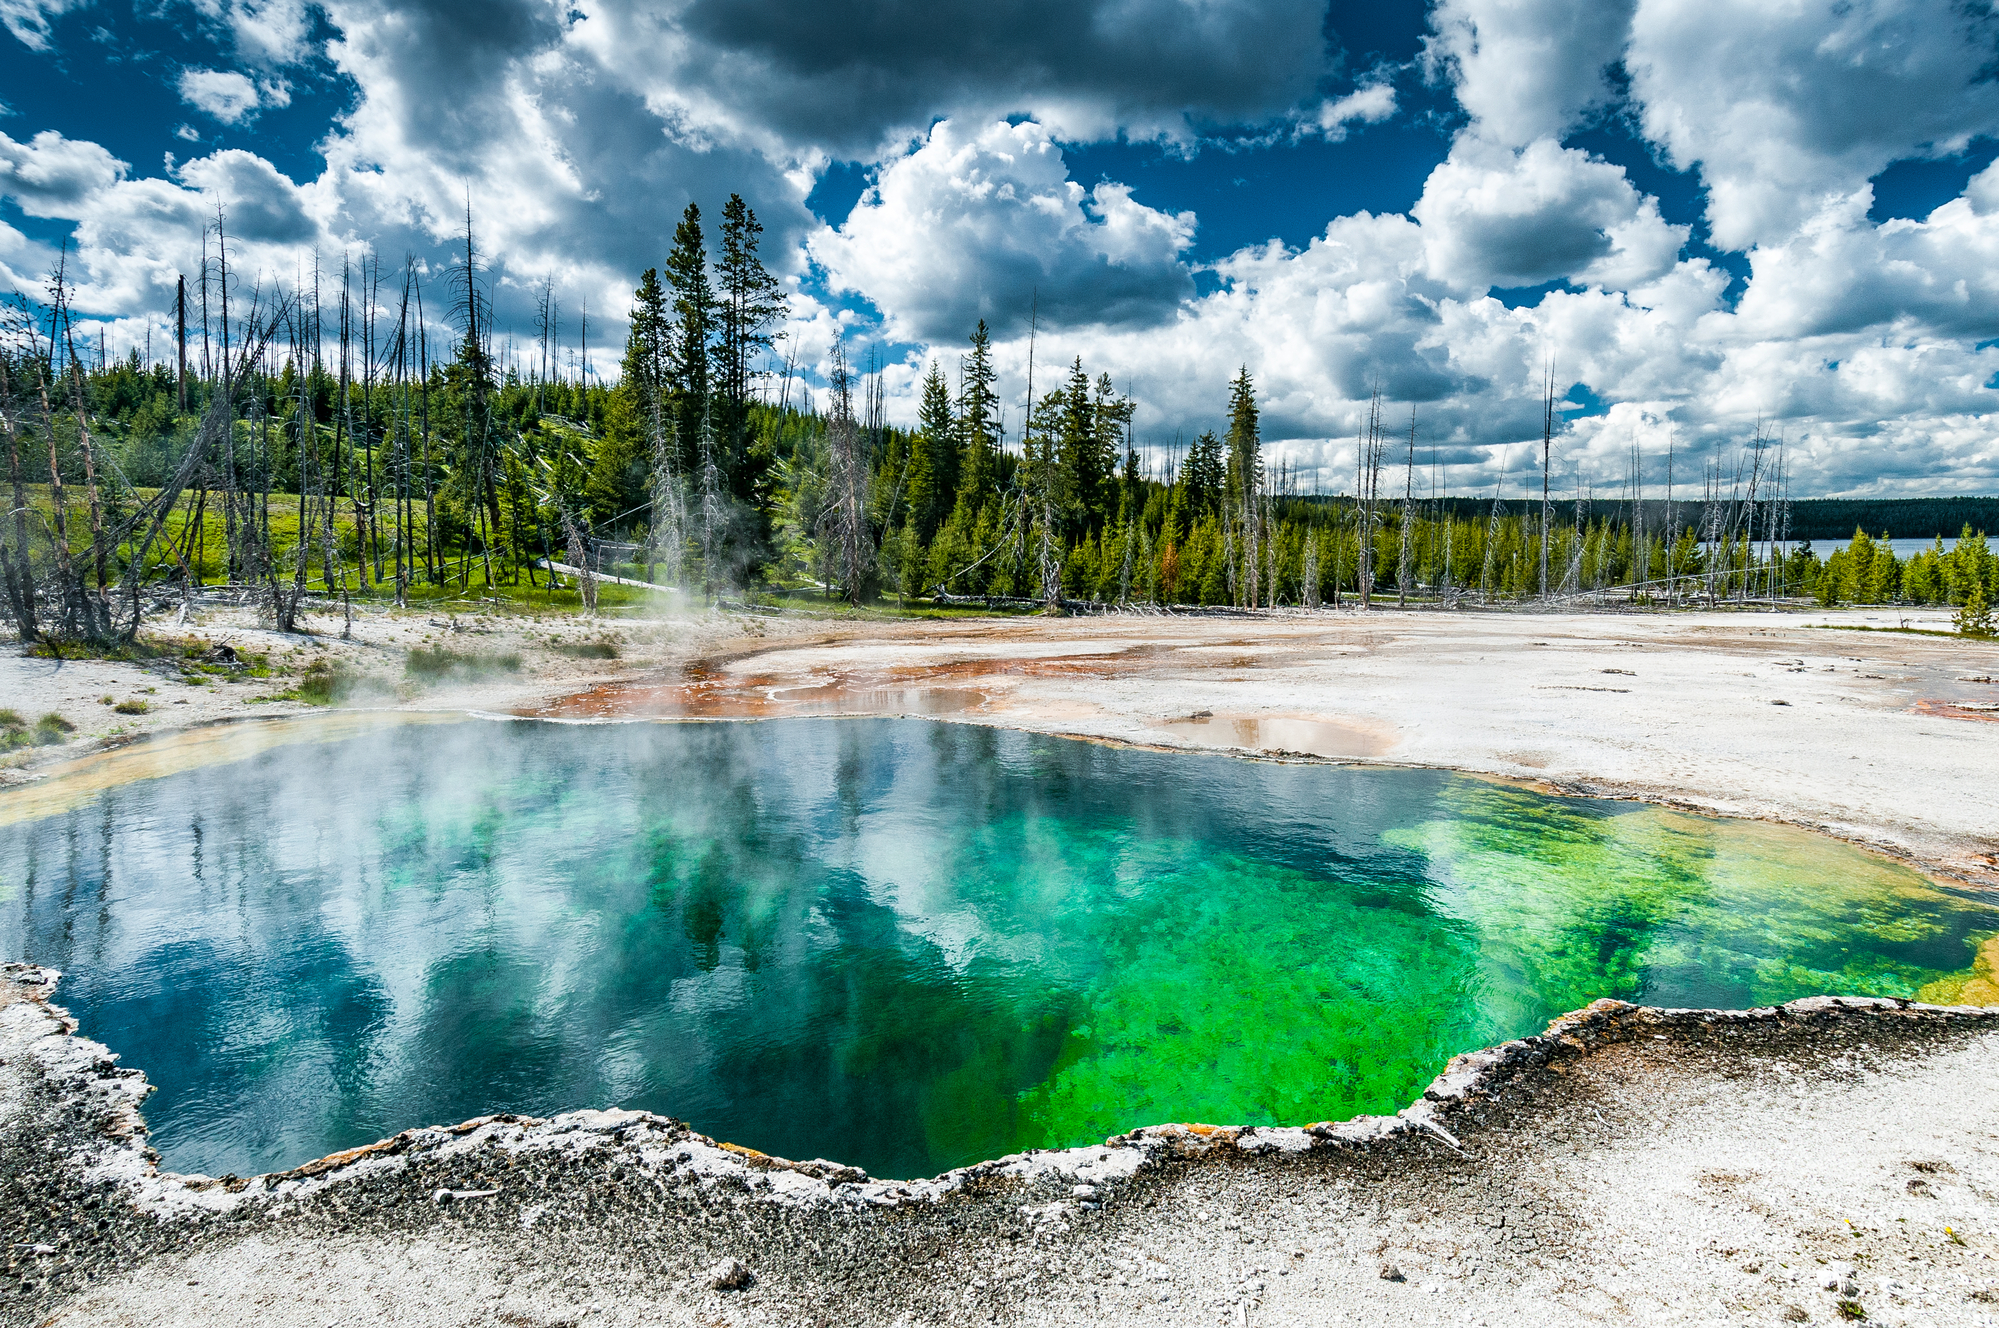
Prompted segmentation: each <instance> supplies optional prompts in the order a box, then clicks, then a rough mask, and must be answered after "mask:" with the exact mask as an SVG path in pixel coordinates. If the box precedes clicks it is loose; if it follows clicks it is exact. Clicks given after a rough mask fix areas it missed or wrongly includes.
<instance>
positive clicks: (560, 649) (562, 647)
mask: <svg viewBox="0 0 1999 1328" xmlns="http://www.w3.org/2000/svg"><path fill="white" fill-rule="evenodd" d="M555 649H556V651H557V653H559V654H564V655H567V656H569V657H570V658H571V659H616V658H617V657H618V647H617V645H616V643H614V642H611V641H563V642H559V643H557V645H556V647H555Z"/></svg>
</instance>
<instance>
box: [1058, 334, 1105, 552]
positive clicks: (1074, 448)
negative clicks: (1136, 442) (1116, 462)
mask: <svg viewBox="0 0 1999 1328" xmlns="http://www.w3.org/2000/svg"><path fill="white" fill-rule="evenodd" d="M1048 404H1050V405H1052V406H1054V407H1055V408H1056V411H1057V416H1056V419H1055V420H1054V421H1053V423H1054V429H1053V430H1052V432H1053V434H1054V438H1055V443H1056V448H1055V462H1056V470H1055V477H1054V482H1055V506H1056V511H1057V513H1058V517H1059V520H1060V521H1061V525H1062V533H1063V535H1064V536H1065V537H1066V538H1068V539H1071V540H1073V539H1077V538H1080V537H1081V536H1082V535H1084V534H1086V533H1087V532H1088V531H1089V530H1090V529H1091V528H1092V527H1093V526H1094V525H1095V524H1096V518H1097V516H1098V514H1099V512H1100V511H1101V508H1102V503H1103V487H1104V478H1105V476H1104V466H1103V464H1102V460H1103V458H1102V456H1101V452H1102V449H1101V448H1100V447H1099V446H1098V445H1097V414H1096V411H1095V410H1093V409H1092V408H1091V405H1090V376H1089V375H1088V374H1087V373H1084V372H1083V357H1082V356H1080V355H1079V356H1077V357H1076V360H1075V363H1073V364H1071V365H1070V366H1069V381H1068V382H1067V383H1065V384H1063V386H1062V388H1061V390H1060V391H1059V392H1056V393H1053V394H1051V395H1050V398H1049V403H1048Z"/></svg>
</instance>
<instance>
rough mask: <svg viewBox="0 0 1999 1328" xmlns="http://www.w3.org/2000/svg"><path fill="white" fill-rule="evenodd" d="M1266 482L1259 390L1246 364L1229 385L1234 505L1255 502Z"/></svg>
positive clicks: (1231, 498) (1231, 495) (1231, 497)
mask: <svg viewBox="0 0 1999 1328" xmlns="http://www.w3.org/2000/svg"><path fill="white" fill-rule="evenodd" d="M1262 482H1263V438H1262V432H1261V429H1260V427H1259V424H1258V418H1257V409H1256V387H1255V385H1254V384H1252V383H1251V382H1250V380H1249V366H1248V365H1246V364H1245V365H1243V366H1242V368H1241V370H1240V371H1238V372H1237V374H1236V376H1235V381H1234V382H1233V383H1230V384H1229V461H1228V485H1229V501H1230V504H1231V505H1234V504H1237V503H1246V502H1249V501H1251V500H1253V499H1254V497H1255V495H1256V491H1257V486H1258V485H1259V484H1261V483H1262Z"/></svg>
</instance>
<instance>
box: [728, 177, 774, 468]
mask: <svg viewBox="0 0 1999 1328" xmlns="http://www.w3.org/2000/svg"><path fill="white" fill-rule="evenodd" d="M762 234H763V225H762V224H761V223H760V222H758V221H757V214H756V213H755V212H753V211H751V210H750V208H749V207H748V206H747V205H746V204H745V203H744V202H743V199H742V195H740V194H730V195H729V201H728V202H727V203H726V204H724V205H723V208H722V229H721V233H720V235H719V237H718V238H719V239H720V241H721V255H720V258H719V260H718V261H717V263H716V275H717V277H719V278H720V282H719V285H720V289H719V290H718V291H717V292H716V302H715V305H714V333H715V342H714V353H715V370H714V392H715V396H716V398H717V401H718V405H717V407H716V418H717V425H718V429H719V432H720V434H721V437H722V440H723V446H724V448H725V450H726V451H727V453H728V458H729V462H728V470H729V479H730V485H731V489H732V490H733V492H734V493H735V496H736V497H737V498H739V499H743V500H744V501H751V502H753V501H755V500H756V498H757V496H758V490H759V489H760V488H761V487H762V480H763V473H762V472H763V469H764V467H762V466H760V465H759V464H758V459H757V454H756V452H755V450H754V449H753V448H752V447H751V446H750V443H749V439H748V438H747V433H748V429H749V414H750V393H751V389H752V388H753V387H754V386H755V380H756V377H757V370H756V368H755V367H754V364H755V359H756V356H757V354H758V353H759V352H760V351H766V350H769V349H770V347H771V343H772V339H773V338H772V333H771V326H772V324H774V323H775V322H777V320H778V319H779V318H780V317H782V316H783V314H784V307H785V304H784V293H783V292H784V288H783V286H782V285H781V284H779V282H778V279H777V278H776V277H774V276H772V275H771V274H770V273H769V272H768V271H767V270H766V269H765V268H764V265H763V260H762V259H760V258H758V257H757V237H758V236H760V235H762Z"/></svg>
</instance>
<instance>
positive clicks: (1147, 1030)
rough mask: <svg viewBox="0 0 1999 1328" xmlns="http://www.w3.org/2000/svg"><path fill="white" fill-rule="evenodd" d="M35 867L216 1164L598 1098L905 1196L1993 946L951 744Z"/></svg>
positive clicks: (1630, 826)
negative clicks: (834, 1165)
mask: <svg viewBox="0 0 1999 1328" xmlns="http://www.w3.org/2000/svg"><path fill="white" fill-rule="evenodd" d="M7 796H14V795H0V813H3V812H4V811H5V798H6V797H7ZM5 819H6V818H5V817H4V815H0V821H4V820H5ZM0 864H4V866H0V953H4V957H7V958H26V959H30V960H33V961H35V962H39V963H43V964H48V965H52V966H54V967H58V968H61V969H63V970H64V971H65V977H64V978H63V982H62V987H61V990H60V992H59V994H58V999H59V1001H60V1002H61V1003H62V1004H64V1005H66V1006H68V1007H69V1008H70V1009H71V1010H72V1011H73V1012H74V1013H75V1014H76V1015H77V1016H78V1017H79V1018H80V1020H81V1021H82V1031H83V1032H84V1034H85V1035H87V1036H90V1037H93V1038H97V1039H99V1040H101V1041H103V1042H105V1043H107V1044H109V1045H110V1046H111V1048H112V1049H113V1050H114V1051H117V1052H120V1053H121V1054H122V1055H123V1057H124V1059H125V1061H126V1063H128V1064H131V1065H134V1066H137V1067H139V1068H141V1069H143V1070H145V1071H146V1073H147V1075H148V1076H149V1077H150V1078H151V1080H152V1082H153V1083H154V1084H156V1085H158V1089H159V1091H158V1092H157V1093H156V1094H155V1095H154V1096H153V1097H152V1098H150V1099H149V1100H148V1103H147V1107H146V1112H147V1117H148V1120H149V1122H150V1123H151V1125H152V1128H153V1144H154V1146H155V1147H156V1148H158V1149H159V1151H160V1152H161V1154H162V1156H163V1160H164V1163H165V1165H167V1166H168V1167H170V1168H172V1169H176V1170H182V1171H199V1172H205V1173H208V1174H211V1175H219V1174H223V1173H236V1174H241V1175H249V1174H253V1173H256V1172H260V1171H266V1170H271V1169H275V1168H281V1167H289V1166H294V1165H297V1164H299V1163H301V1162H304V1161H307V1160H309V1159H311V1158H314V1157H318V1156H321V1155H323V1154H326V1153H329V1152H333V1151H335V1150H338V1149H341V1148H347V1147H352V1146H354V1145H357V1144H362V1143H366V1142H370V1141H372V1140H374V1139H377V1138H380V1137H382V1136H385V1135H388V1134H392V1133H394V1132H395V1131H397V1130H400V1129H404V1128H406V1127H409V1126H413V1125H422V1124H435V1123H449V1122H454V1121H458V1120H462V1119H466V1118H469V1117H472V1116H475V1115H480V1114H483V1113H487V1112H493V1111H517V1112H524V1113H531V1114H535V1115H547V1114H551V1113H554V1112H557V1111H561V1110H565V1109H569V1108H574V1107H582V1106H599V1107H608V1106H620V1107H637V1108H646V1109H649V1110H653V1111H658V1112H662V1113H666V1114H670V1115H674V1116H677V1117H680V1118H681V1119H684V1120H686V1121H687V1122H689V1123H690V1124H691V1125H693V1126H694V1127H695V1128H697V1129H699V1130H702V1131H704V1132H706V1133H709V1134H712V1135H715V1136H717V1137H719V1138H723V1139H727V1140H731V1141H733V1142H736V1143H739V1144H744V1145H747V1146H749V1147H753V1148H758V1149H761V1150H764V1151H766V1152H771V1153H777V1154H780V1155H783V1156H788V1157H796V1158H809V1157H827V1158H833V1159H837V1160H839V1161H843V1162H849V1163H853V1164H855V1165H859V1166H863V1167H866V1168H867V1169H868V1170H870V1171H871V1172H874V1173H875V1174H877V1175H895V1176H911V1175H927V1174H931V1173H934V1172H936V1171H939V1170H942V1169H944V1168H947V1167H950V1166H954V1165H959V1164H962V1163H966V1162H971V1161H975V1160H978V1159H981V1158H987V1157H994V1156H998V1155H1000V1154H1003V1153H1007V1152H1011V1151H1014V1150H1017V1149H1020V1148H1023V1147H1028V1146H1039V1145H1050V1146H1053V1145H1070V1144H1079V1143H1088V1142H1095V1141H1100V1140H1101V1139H1103V1137H1104V1136H1105V1135H1107V1134H1110V1133H1113V1132H1117V1131H1121V1130H1125V1129H1130V1128H1132V1127H1134V1126H1139V1125H1145V1124H1151V1123H1156V1122H1160V1121H1168V1120H1205V1121H1212V1122H1226V1123H1237V1124H1246V1123H1280V1124H1301V1123H1307V1122H1311V1121H1316V1120H1325V1119H1337V1118H1340V1117H1345V1116H1349V1115H1352V1114H1354V1113H1357V1112H1379V1111H1394V1110H1396V1109H1398V1108H1400V1107H1402V1106H1404V1105H1406V1104H1407V1102H1408V1101H1409V1100H1410V1099H1411V1098H1412V1097H1413V1096H1414V1095H1415V1094H1416V1093H1417V1092H1419V1091H1420V1090H1421V1089H1422V1087H1423V1086H1424V1084H1425V1083H1427V1082H1428V1080H1429V1079H1430V1078H1431V1076H1433V1075H1434V1074H1435V1073H1436V1072H1437V1071H1438V1070H1439V1069H1441V1068H1442V1066H1443V1064H1444V1062H1445V1061H1446V1060H1447V1059H1448V1058H1449V1057H1450V1056H1451V1055H1452V1054H1454V1053H1456V1052H1458V1051H1462V1050H1465V1049H1467V1048H1471V1047H1476V1046H1482V1045H1485V1044H1488V1043H1492V1042H1496V1041H1501V1040H1504V1039H1506V1038H1510V1037H1517V1036H1520V1035H1522V1034H1526V1033H1531V1032H1536V1031H1539V1029H1540V1028H1541V1027H1543V1026H1544V1025H1545V1023H1546V1022H1547V1020H1548V1019H1549V1018H1551V1017H1552V1016H1554V1015H1556V1014H1559V1013H1561V1012H1563V1011H1566V1010H1571V1009H1574V1008H1576V1007H1578V1006H1581V1005H1584V1004H1587V1003H1588V1002H1589V1001H1591V1000H1593V999H1596V998H1597V997H1601V996H1617V997H1622V998H1626V999H1632V1000H1643V1001H1646V1002H1650V1003H1655V1004H1664V1005H1696V1006H1748V1005H1760V1004H1768V1003H1770V1002H1774V1001H1782V1000H1788V999H1791V998H1793V997H1797V996H1803V995H1810V994H1815V993H1819V992H1835V993H1859V994H1881V995H1902V996H1909V995H1914V994H1916V992H1917V991H1918V990H1919V989H1920V988H1922V987H1923V986H1924V985H1925V984H1926V983H1931V982H1934V981H1937V980H1939V979H1943V978H1946V977H1947V976H1948V975H1949V974H1951V973H1954V972H1958V971H1961V970H1964V969H1966V968H1968V967H1969V965H1970V964H1971V960H1972V948H1971V947H1972V943H1973V942H1975V940H1976V939H1978V938H1979V937H1982V936H1986V935H1990V934H1991V933H1992V932H1993V931H1995V930H1999V913H1995V911H1994V910H1993V908H1992V907H1991V906H1990V905H1988V904H1985V903H1983V902H1981V901H1979V900H1977V899H1975V898H1972V897H1969V896H1963V895H1958V894H1955V893H1952V892H1950V891H1946V890H1944V889H1941V888H1939V887H1937V886H1936V885H1934V884H1932V883H1930V882H1929V881H1927V880H1926V879H1924V878H1923V877H1921V876H1919V875H1917V874H1916V873H1914V872H1912V871H1909V870H1907V869H1905V868H1902V867H1898V866H1895V865H1893V864H1890V863H1886V862H1883V861H1881V860H1879V859H1876V858H1873V857H1871V856H1869V855H1867V854H1864V853H1862V852H1860V851H1858V850H1856V849H1853V848H1850V847H1847V846H1845V845H1842V844H1839V843H1836V842H1834V841H1831V840H1825V839H1821V838H1818V837H1815V836H1811V835H1808V834H1805V833H1803V832H1799V831H1793V830H1788V829H1785V828H1782V827H1773V826H1767V825H1761V824H1756V823H1742V822H1728V821H1716V820H1709V819H1704V818H1699V817H1693V816H1688V815H1683V814H1679V813H1674V812H1668V811H1662V810H1659V809H1657V808H1650V807H1644V806H1640V805H1635V804H1629V803H1612V802H1599V801H1590V800H1586V799H1558V798H1551V797H1545V796H1542V795H1538V794H1535V793H1530V792H1526V791H1522V790H1519V789H1515V788H1511V787H1508V786H1505V785H1501V784H1496V783H1490V782H1486V781H1481V780H1474V779H1467V778H1463V777H1459V776H1454V775H1450V774H1445V773H1441V772H1436V771H1424V770H1383V769H1356V768H1338V767H1329V766H1314V765H1280V764H1271V763H1260V762H1251V761H1244V760H1238V759H1234V758H1230V757H1223V756H1203V755H1186V754H1169V753H1160V752H1148V751H1139V750H1132V749H1124V748H1117V747H1110V746H1103V745H1098V744H1092V743H1084V742H1077V741H1072V740H1065V739H1060V738H1050V737H1042V736H1036V735H1031V734H1023V733H1016V732H1009V731H1004V730H996V729H988V728H981V727H973V726H966V725H957V724H944V723H936V722H931V721H925V720H879V719H866V720H836V719H826V720H811V719H802V720H781V721H770V722H763V723H709V724H619V725H591V726H579V725H563V724H545V723H531V722H515V723H501V722H492V721H480V720H467V721H465V722H462V723H452V724H435V723H432V724H424V725H412V726H408V727H400V726H399V727H390V728H387V729H384V730H381V731H377V732H373V733H366V734H362V735H361V736H356V737H350V738H345V739H342V740H339V741H332V742H321V743H314V744H307V745H299V746H287V747H279V748H276V749H272V750H268V751H263V752H261V753H258V754H256V755H253V756H250V757H248V758H246V759H242V760H237V761H233V762H226V763H221V764H213V765H209V766H206V767H205V768H200V769H192V770H187V771H183V772H181V773H177V774H170V775H166V776H163V777H159V778H153V779H148V780H143V781H141V782H136V783H131V784H126V785H122V786H118V787H113V788H110V789H107V790H104V791H101V792H98V793H96V794H94V795H92V796H91V797H90V798H89V799H88V800H87V801H85V802H83V803H82V804H81V805H80V806H74V807H71V808H70V809H68V810H64V811H61V812H59V813H57V814H54V815H47V816H41V817H40V818H39V819H33V820H24V821H17V822H16V823H14V824H11V825H9V824H0Z"/></svg>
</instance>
